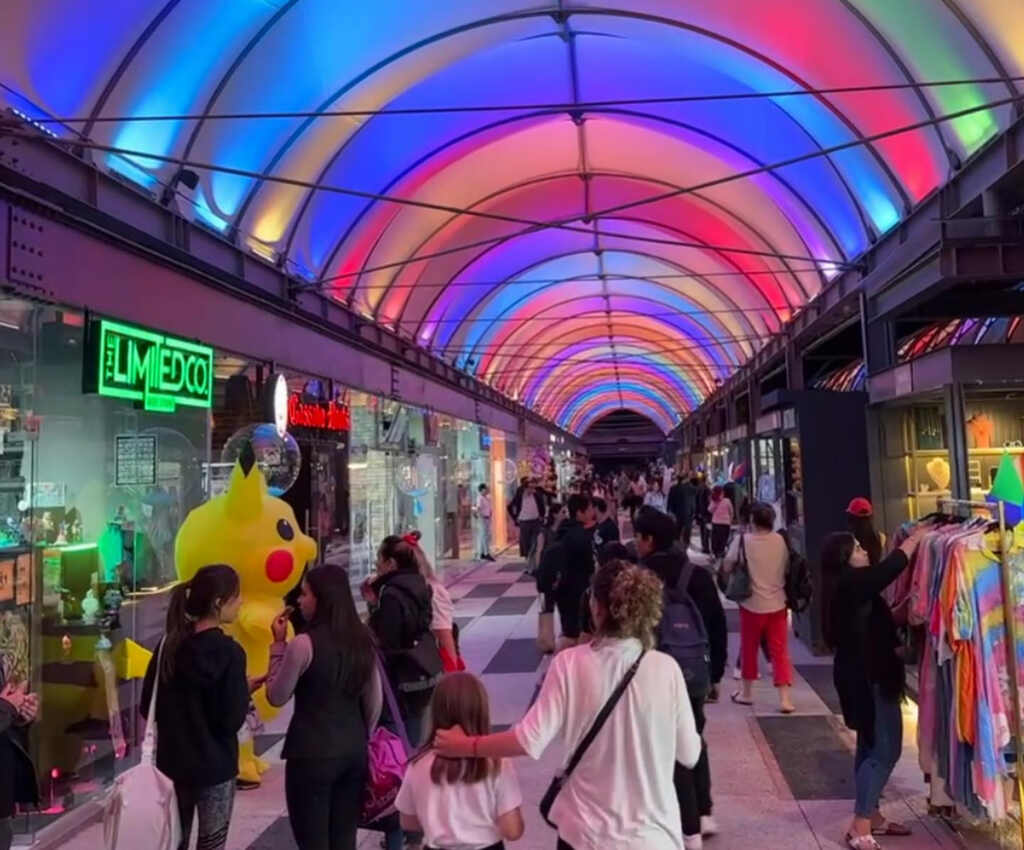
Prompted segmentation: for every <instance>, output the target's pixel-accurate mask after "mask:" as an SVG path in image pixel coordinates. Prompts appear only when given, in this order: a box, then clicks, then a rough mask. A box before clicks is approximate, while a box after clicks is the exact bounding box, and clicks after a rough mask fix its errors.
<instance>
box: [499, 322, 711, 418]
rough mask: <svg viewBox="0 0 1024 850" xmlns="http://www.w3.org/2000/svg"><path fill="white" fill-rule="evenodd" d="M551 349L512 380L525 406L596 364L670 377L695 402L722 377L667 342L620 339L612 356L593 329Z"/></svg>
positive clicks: (689, 353) (561, 341) (630, 338)
mask: <svg viewBox="0 0 1024 850" xmlns="http://www.w3.org/2000/svg"><path fill="white" fill-rule="evenodd" d="M558 346H561V347H558ZM549 347H550V348H552V349H555V351H554V353H553V355H552V358H551V360H550V361H549V362H548V363H546V364H545V365H538V366H536V367H533V368H527V369H524V370H522V371H521V372H519V373H518V374H516V375H514V376H513V377H512V378H511V379H510V380H511V383H512V387H511V388H512V390H513V391H514V393H516V394H517V395H518V398H520V399H521V400H523V402H524V404H525V403H527V402H530V403H533V402H534V401H536V402H537V403H543V401H544V399H546V398H547V397H548V396H549V395H550V394H551V393H552V392H557V389H558V386H559V382H560V381H561V380H562V379H563V378H565V377H566V376H571V375H573V374H574V373H585V372H586V371H587V370H588V369H590V368H592V367H593V366H594V365H595V363H597V364H602V365H603V364H605V363H607V364H608V365H610V366H614V365H615V364H616V363H620V361H621V363H622V364H627V365H629V366H630V367H631V368H635V369H649V370H651V371H656V372H659V373H662V374H665V375H668V376H671V378H670V379H671V380H673V381H675V382H676V383H678V384H680V385H681V386H683V387H686V388H689V391H690V394H692V396H693V398H695V399H704V398H706V397H707V396H708V394H709V393H710V392H711V391H712V390H713V389H714V387H715V383H714V381H713V380H712V379H711V376H712V375H719V374H722V373H721V372H719V370H716V369H714V368H713V367H711V366H708V364H707V363H703V362H701V360H700V358H699V357H698V356H696V355H695V354H693V353H691V350H690V349H679V348H678V347H673V345H671V344H669V343H667V342H664V343H662V342H659V343H654V344H652V343H651V341H650V340H646V339H640V338H638V337H628V338H626V339H625V340H624V339H623V338H620V341H619V342H618V343H617V344H616V347H615V350H614V352H613V351H612V348H611V346H610V345H609V343H608V340H607V337H606V338H605V339H604V340H602V339H601V338H600V337H599V336H598V335H597V333H596V332H595V330H594V327H593V326H590V327H588V328H586V329H577V330H576V331H575V332H574V333H572V334H571V336H570V337H569V338H563V339H561V340H558V341H557V342H552V343H549ZM684 352H685V356H683V355H684ZM612 354H614V355H615V357H614V359H613V358H612ZM602 358H608V359H607V360H604V359H602Z"/></svg>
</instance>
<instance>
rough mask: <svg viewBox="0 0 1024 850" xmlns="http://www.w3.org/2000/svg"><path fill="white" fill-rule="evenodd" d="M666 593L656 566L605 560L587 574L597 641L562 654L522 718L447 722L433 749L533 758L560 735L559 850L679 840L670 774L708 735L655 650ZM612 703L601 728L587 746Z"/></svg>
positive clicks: (668, 847)
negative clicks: (468, 726) (480, 723)
mask: <svg viewBox="0 0 1024 850" xmlns="http://www.w3.org/2000/svg"><path fill="white" fill-rule="evenodd" d="M662 596H663V589H662V584H661V580H660V579H659V578H658V577H657V576H656V575H655V574H654V573H653V572H651V571H650V570H647V569H645V568H643V567H637V566H634V565H633V564H625V563H623V562H622V561H612V562H611V563H608V564H606V565H605V566H603V567H601V568H600V569H599V570H598V571H597V573H596V574H595V575H594V579H593V582H592V584H591V597H590V610H591V614H592V615H593V617H594V624H595V632H596V638H595V640H593V641H592V642H590V643H586V644H581V645H579V646H576V647H573V648H571V649H567V650H565V651H564V652H561V653H559V654H558V655H556V656H555V660H554V661H552V663H551V667H550V668H549V669H548V673H547V675H546V676H545V677H544V683H543V684H542V685H541V690H540V694H539V695H538V697H537V700H536V702H534V704H533V706H532V707H531V708H530V710H529V711H528V712H527V714H526V716H525V717H524V718H523V719H522V720H521V721H520V722H519V724H518V725H517V726H515V727H513V728H512V729H510V730H509V731H507V732H500V733H498V734H496V735H480V736H469V735H467V734H466V732H465V730H463V729H462V728H461V727H459V726H453V727H452V728H450V729H442V730H439V731H438V732H437V735H436V737H435V741H434V749H435V752H436V753H437V754H438V755H441V756H446V757H448V758H495V759H496V758H511V757H514V756H524V755H528V756H530V757H531V758H535V759H537V758H540V756H541V754H542V753H543V752H544V751H545V750H546V749H547V748H548V746H549V745H550V744H552V743H553V742H554V741H556V740H558V741H561V742H562V743H564V744H565V745H567V749H568V750H569V752H573V753H574V757H573V758H572V759H570V762H569V768H567V771H566V773H565V774H563V784H562V786H561V788H560V790H559V791H558V793H557V796H555V798H554V802H553V804H552V805H551V808H550V817H551V819H552V820H553V821H554V822H555V823H557V825H558V848H559V850H606V848H609V847H618V848H626V847H628V848H632V849H633V850H681V848H682V847H683V834H682V821H681V818H680V815H679V801H678V799H677V797H676V791H675V785H674V784H673V773H674V770H675V765H676V762H677V761H678V762H679V763H680V764H682V765H683V766H684V767H687V768H692V767H693V766H694V765H695V764H696V763H697V759H698V758H699V757H700V751H701V739H700V736H699V735H698V734H697V728H696V725H695V724H694V719H693V710H692V708H691V707H690V700H689V697H688V696H687V692H686V682H685V681H684V680H683V675H682V672H681V671H680V668H679V665H678V663H676V661H675V660H674V659H673V658H672V657H670V656H668V655H665V654H663V653H661V652H655V651H652V650H651V647H652V646H653V644H654V634H653V633H654V629H655V627H656V626H657V625H658V623H659V622H660V621H661V612H662ZM616 697H617V698H616ZM606 707H607V708H608V712H607V715H606V717H605V722H604V725H603V726H598V727H597V728H598V731H599V734H597V735H595V736H594V737H593V740H592V742H591V744H590V745H589V746H586V747H584V746H581V744H582V743H583V742H584V739H585V738H586V737H587V733H588V731H590V730H592V729H593V728H594V727H595V720H596V719H597V717H598V715H599V714H600V713H601V712H602V709H603V708H606ZM550 798H551V792H550V791H549V794H548V795H547V799H548V800H549V801H550ZM543 806H544V804H543V803H542V812H543V811H544V809H543Z"/></svg>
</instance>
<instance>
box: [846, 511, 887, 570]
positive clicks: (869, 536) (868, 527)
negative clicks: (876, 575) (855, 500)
mask: <svg viewBox="0 0 1024 850" xmlns="http://www.w3.org/2000/svg"><path fill="white" fill-rule="evenodd" d="M847 521H848V525H849V528H850V533H851V534H852V535H853V536H854V537H855V538H857V542H858V543H859V544H860V545H861V548H862V549H863V550H864V551H865V552H867V554H868V563H869V564H871V566H873V567H874V566H877V565H878V563H879V562H880V561H881V560H882V538H881V537H880V536H879V534H878V532H877V531H875V524H874V520H873V518H872V517H870V516H854V515H853V514H849V515H848V517H847Z"/></svg>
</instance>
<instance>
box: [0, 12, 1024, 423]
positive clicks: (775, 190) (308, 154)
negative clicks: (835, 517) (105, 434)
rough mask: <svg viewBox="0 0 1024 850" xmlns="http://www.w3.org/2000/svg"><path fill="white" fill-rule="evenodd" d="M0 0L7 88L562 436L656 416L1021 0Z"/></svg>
mask: <svg viewBox="0 0 1024 850" xmlns="http://www.w3.org/2000/svg"><path fill="white" fill-rule="evenodd" d="M3 6H4V9H3V13H2V15H0V27H2V29H3V31H4V33H5V34H4V43H5V46H6V47H7V48H8V50H7V53H6V55H3V56H0V83H2V84H3V86H4V90H3V92H2V94H0V97H2V98H3V99H5V100H6V101H7V102H8V104H9V105H11V106H13V107H15V108H17V109H18V110H20V111H21V112H23V113H24V114H26V115H28V116H30V117H36V118H39V117H54V116H57V117H66V118H72V117H73V118H80V119H81V118H85V119H88V120H85V121H78V122H71V121H69V122H67V123H66V124H64V125H60V124H58V125H48V126H50V127H51V128H52V129H54V130H55V132H57V134H58V135H63V136H72V135H76V134H77V133H81V134H83V135H85V136H87V137H89V138H90V139H91V140H93V141H94V142H95V143H96V144H97V145H102V146H108V147H113V148H118V149H121V151H120V152H111V151H106V152H103V153H98V154H97V156H98V157H101V158H102V159H100V160H98V161H101V162H103V163H104V164H105V165H106V166H107V167H109V168H111V169H113V170H114V171H116V172H119V173H120V174H121V175H123V176H124V177H126V178H128V179H130V180H132V181H134V182H136V183H139V184H141V185H143V186H145V187H147V188H149V189H151V190H153V191H154V193H155V194H157V195H158V196H159V195H160V194H165V195H166V193H167V187H171V191H172V193H173V192H177V193H179V194H180V195H182V196H183V197H184V198H185V199H186V201H187V203H186V204H185V206H186V207H187V209H188V210H189V211H190V212H191V213H192V214H193V215H194V217H195V218H196V219H197V220H198V221H200V222H202V223H204V224H205V225H206V226H208V227H211V228H213V229H215V230H217V231H219V232H221V233H223V234H224V235H225V236H227V237H228V238H231V239H234V240H236V241H238V242H239V244H242V245H245V246H247V247H249V248H250V249H252V250H253V251H255V252H257V253H258V254H260V255H261V256H264V257H268V258H271V259H273V260H275V261H277V262H280V263H281V264H282V265H283V266H284V267H285V268H286V269H287V270H289V271H290V272H292V273H294V274H296V275H298V276H299V277H301V278H302V279H304V280H305V281H306V282H307V283H308V285H310V286H320V287H323V288H324V289H325V291H328V292H330V293H331V294H332V295H333V296H334V297H336V298H338V299H341V300H344V301H345V302H346V303H348V304H349V305H350V306H351V307H352V308H353V309H355V310H357V311H359V312H361V313H363V314H365V315H367V316H371V317H373V318H375V319H376V320H378V321H379V322H381V323H383V324H385V325H387V326H389V327H393V328H395V329H397V330H398V331H399V332H401V333H403V334H406V335H408V336H409V337H410V338H414V339H415V340H416V341H417V342H418V343H419V344H420V345H422V346H424V347H426V348H429V349H430V350H431V351H433V352H435V353H436V354H438V355H440V356H442V357H445V358H446V359H448V360H449V361H450V362H453V363H455V364H457V365H458V366H460V367H462V368H464V369H466V370H467V371H470V372H472V373H474V374H476V375H477V376H479V377H481V378H482V379H484V380H486V381H489V382H490V383H491V384H493V385H494V386H495V387H497V388H498V389H500V390H502V391H504V392H505V393H507V394H508V395H510V396H512V397H513V398H516V399H519V400H520V401H522V402H524V403H525V404H527V405H529V406H531V407H533V408H534V409H536V410H537V411H539V412H540V413H542V414H544V415H546V416H548V417H550V418H551V419H553V420H555V421H557V422H558V423H559V424H561V425H563V426H566V427H568V428H570V429H572V430H574V431H577V432H582V431H584V430H585V429H586V428H587V427H588V426H589V425H590V424H592V423H593V422H595V421H596V420H597V419H599V418H601V417H602V416H604V415H606V414H607V413H610V412H612V411H614V410H617V409H620V408H627V409H631V410H634V411H636V412H639V413H641V414H643V415H645V416H648V417H650V418H651V419H652V420H653V421H654V422H656V423H657V424H658V425H659V426H660V427H662V428H663V429H665V430H668V429H669V428H671V427H672V426H673V425H674V424H675V423H676V422H678V420H679V418H680V416H681V415H682V414H683V413H684V412H685V411H687V410H689V409H692V408H693V407H694V406H695V405H697V404H699V403H700V401H701V399H702V398H704V397H705V396H706V394H707V393H708V392H709V391H710V390H712V389H713V388H714V386H715V384H716V382H717V381H720V380H723V379H724V378H726V377H727V376H728V375H729V374H730V373H731V372H732V371H733V370H734V369H735V368H736V367H737V366H738V365H739V364H741V363H742V362H743V361H744V360H745V359H746V358H747V357H749V356H750V355H751V354H752V353H753V352H754V351H756V350H757V348H758V347H759V346H760V345H761V344H763V342H764V341H765V340H766V338H767V337H768V336H769V335H771V334H772V333H774V332H776V331H777V330H778V329H779V327H780V325H781V323H782V322H784V321H785V320H786V319H788V318H789V317H790V316H791V315H792V314H793V312H794V311H796V310H799V309H800V307H801V306H802V305H803V304H805V303H806V302H807V300H808V299H809V298H811V297H812V296H814V295H815V293H817V292H818V291H819V290H820V288H821V286H822V283H823V281H824V280H827V279H828V278H829V277H830V276H832V275H834V274H835V273H836V272H837V271H838V270H840V269H842V268H843V267H844V266H845V264H846V263H847V262H848V261H849V260H851V259H852V258H854V257H855V256H856V255H857V254H858V253H860V252H861V251H863V250H864V249H865V248H866V247H867V246H868V245H869V244H870V243H871V241H872V240H873V239H875V238H876V237H877V236H878V235H879V234H880V233H883V232H885V231H886V230H888V229H889V228H891V227H892V226H893V225H894V224H896V223H897V222H898V221H899V220H900V219H901V217H903V216H904V215H905V214H906V213H907V212H908V211H909V210H910V209H911V208H912V207H913V205H914V204H915V203H917V202H918V201H920V200H921V198H923V197H924V196H925V195H926V194H928V193H929V192H931V191H932V190H933V189H935V188H936V187H937V186H939V185H940V184H942V183H943V182H944V181H945V180H946V179H947V178H948V176H949V175H950V173H951V171H952V170H953V169H954V168H956V167H957V166H958V164H959V163H961V162H962V161H963V160H964V159H965V158H966V157H968V156H970V155H971V154H972V153H973V152H974V151H975V150H977V148H978V147H979V146H980V145H982V144H983V143H984V142H985V141H986V140H988V139H990V138H991V137H992V136H993V135H994V134H996V133H997V132H998V131H999V130H1000V129H1001V128H1003V127H1005V126H1006V124H1007V123H1008V121H1009V120H1010V118H1011V115H1012V109H1013V107H1012V106H1011V105H1008V104H1007V103H1006V102H1005V101H1006V99H1007V98H1008V97H1011V96H1014V95H1016V94H1017V91H1018V84H1017V82H1016V80H1015V78H1017V77H1020V76H1021V75H1024V15H1022V14H1021V13H1020V11H1021V10H1020V0H900V2H893V0H785V2H781V0H780V2H767V0H715V2H707V0H625V2H618V3H615V4H614V5H604V4H601V3H599V2H586V0H584V1H583V2H556V3H541V4H538V5H532V4H528V3H524V2H523V0H444V2H425V0H377V2H374V3H339V2H337V0H230V2H210V0H159V1H158V2H155V0H130V2H128V0H121V2H116V3H110V4H102V9H101V10H99V11H98V8H97V4H94V3H83V2H80V0H31V2H30V0H7V2H6V3H4V4H3ZM948 80H974V81H979V80H980V81H981V82H967V83H963V84H960V85H948V86H934V85H930V86H924V87H921V86H914V85H909V84H911V83H921V82H929V83H934V82H936V81H948ZM850 87H872V88H871V90H867V91H865V90H861V91H849V88H850ZM823 89H824V90H830V91H822V90H823ZM835 89H846V90H845V91H835ZM782 92H804V94H801V95H797V96H792V95H788V96H787V95H783V94H780V93H782ZM766 93H775V94H772V95H770V96H766ZM711 94H714V95H729V97H722V98H710V99H709V98H707V97H706V96H707V95H711ZM693 96H697V97H696V98H694V97H693ZM687 98H689V99H687ZM998 101H1002V103H1001V105H998V106H992V107H990V108H983V109H976V110H974V111H970V112H966V113H965V114H963V115H961V116H960V117H958V118H956V119H955V120H952V121H948V122H944V123H939V124H929V123H928V122H929V121H930V120H931V119H934V118H935V117H936V116H941V115H945V114H949V113H953V112H958V111H962V110H968V109H970V108H971V107H977V106H979V105H983V104H986V103H993V102H998ZM552 105H557V107H558V108H550V107H551V106H552ZM482 106H487V107H489V108H486V109H477V108H472V107H482ZM454 107H464V108H462V109H455V108H454ZM380 110H386V112H385V113H384V114H380ZM339 112H345V113H347V114H343V115H339V114H338V113H339ZM353 112H358V113H360V114H352V113H353ZM267 113H275V114H276V116H277V117H273V118H267V117H265V116H266V114H267ZM282 113H284V114H282ZM294 113H305V114H302V115H295V114H294ZM325 113H328V114H325ZM229 114H231V115H248V116H249V117H247V118H244V119H243V118H234V119H229V120H225V119H223V118H219V117H218V116H224V115H229ZM257 115H258V116H259V117H257ZM139 116H147V117H154V116H194V117H193V118H176V119H175V120H162V121H138V120H134V121H126V120H109V119H123V118H138V117H139ZM910 125H918V126H917V128H916V129H913V130H911V131H908V132H905V133H902V134H898V135H883V134H887V133H890V132H891V131H893V130H895V129H897V128H900V127H908V126H910ZM879 136H881V137H880V138H876V137H879ZM865 140H869V141H865ZM833 149H836V150H833ZM825 150H828V151H830V152H829V153H827V154H823V153H822V151H825ZM127 152H136V153H135V154H131V153H127ZM138 153H143V154H152V155H156V156H162V157H168V158H171V159H178V160H185V161H187V162H189V163H191V164H190V165H189V168H190V169H191V170H193V171H195V172H196V173H197V174H198V175H199V178H200V179H199V183H198V186H197V187H196V188H195V189H194V190H192V189H189V188H188V187H187V186H186V185H185V184H184V183H181V182H179V181H178V180H177V178H176V174H178V171H179V165H178V164H176V163H174V162H167V161H162V160H156V159H152V158H146V157H143V156H139V155H138ZM781 162H787V163H789V164H787V165H785V166H782V167H775V168H771V169H768V168H765V167H766V166H770V165H777V164H779V163H781ZM203 164H206V165H207V166H216V167H217V168H219V169H221V170H217V168H209V167H203ZM224 169H230V170H224ZM737 175H740V176H737ZM380 196H386V197H383V198H382V197H380ZM652 199H654V200H652Z"/></svg>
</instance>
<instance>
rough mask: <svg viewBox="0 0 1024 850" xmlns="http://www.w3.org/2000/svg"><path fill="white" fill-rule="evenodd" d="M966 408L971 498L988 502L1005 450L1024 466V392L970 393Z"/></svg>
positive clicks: (1019, 468) (1021, 466) (1020, 466)
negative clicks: (986, 498)
mask: <svg viewBox="0 0 1024 850" xmlns="http://www.w3.org/2000/svg"><path fill="white" fill-rule="evenodd" d="M964 408H965V409H964V415H965V416H964V418H965V420H966V431H967V434H966V438H967V479H968V484H969V486H970V488H971V500H972V501H984V499H985V496H986V495H987V494H988V492H989V490H991V489H992V482H993V480H994V479H995V475H996V470H997V469H998V468H999V463H1000V461H1001V460H1002V457H1003V454H1004V453H1008V454H1009V455H1010V457H1012V458H1013V461H1014V463H1015V464H1016V465H1017V467H1018V471H1021V469H1024V393H1022V392H1018V391H1009V392H1008V391H1006V390H1001V391H999V392H977V391H976V392H970V393H967V394H966V398H965V403H964Z"/></svg>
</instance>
